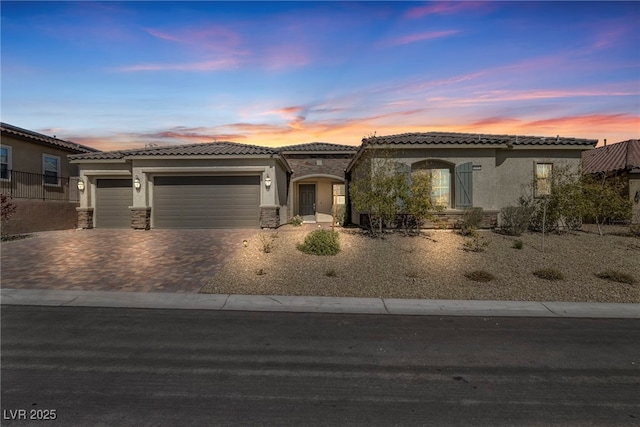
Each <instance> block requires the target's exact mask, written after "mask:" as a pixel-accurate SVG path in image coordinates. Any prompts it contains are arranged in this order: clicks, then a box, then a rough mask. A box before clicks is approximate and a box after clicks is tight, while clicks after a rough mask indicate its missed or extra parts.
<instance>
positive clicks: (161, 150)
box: [69, 142, 278, 160]
mask: <svg viewBox="0 0 640 427" xmlns="http://www.w3.org/2000/svg"><path fill="white" fill-rule="evenodd" d="M277 154H278V151H277V150H275V149H273V148H268V147H259V146H257V145H248V144H238V143H236V142H209V143H205V144H189V145H171V146H164V147H153V148H138V149H133V150H120V151H104V152H101V153H92V154H78V155H74V156H69V159H71V160H112V159H124V158H128V157H137V156H158V157H163V156H167V157H168V156H245V155H267V156H268V155H277Z"/></svg>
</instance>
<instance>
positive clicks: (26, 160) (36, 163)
mask: <svg viewBox="0 0 640 427" xmlns="http://www.w3.org/2000/svg"><path fill="white" fill-rule="evenodd" d="M2 145H3V146H9V147H11V169H13V170H16V171H20V172H29V173H37V174H42V171H43V163H42V155H43V154H49V155H52V156H57V157H59V158H60V176H61V177H63V178H68V177H70V176H77V175H78V167H77V166H76V165H72V164H71V163H69V159H68V157H67V156H69V155H70V154H76V153H70V152H69V151H67V150H61V149H58V148H55V147H49V146H45V145H42V144H36V143H33V142H29V141H24V140H22V139H16V138H12V137H10V136H5V135H3V136H2Z"/></svg>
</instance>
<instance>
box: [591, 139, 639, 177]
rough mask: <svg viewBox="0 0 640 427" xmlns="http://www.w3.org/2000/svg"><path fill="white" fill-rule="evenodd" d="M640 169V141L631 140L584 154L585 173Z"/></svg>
mask: <svg viewBox="0 0 640 427" xmlns="http://www.w3.org/2000/svg"><path fill="white" fill-rule="evenodd" d="M631 169H640V140H638V139H630V140H628V141H622V142H618V143H615V144H610V145H605V146H604V147H599V148H596V149H595V150H589V151H585V152H584V153H582V171H583V172H584V173H598V172H615V171H623V170H631Z"/></svg>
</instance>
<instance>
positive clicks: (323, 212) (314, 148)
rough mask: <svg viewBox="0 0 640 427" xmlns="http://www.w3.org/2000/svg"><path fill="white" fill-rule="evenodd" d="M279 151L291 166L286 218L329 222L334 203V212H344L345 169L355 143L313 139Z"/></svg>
mask: <svg viewBox="0 0 640 427" xmlns="http://www.w3.org/2000/svg"><path fill="white" fill-rule="evenodd" d="M279 151H280V154H281V155H282V156H283V157H284V158H285V159H286V160H287V162H288V163H289V165H291V168H292V169H293V174H292V175H291V183H290V191H289V198H288V203H287V204H288V206H289V217H293V216H296V215H299V216H301V217H302V219H303V221H304V222H331V221H332V219H333V212H334V205H337V206H336V212H338V213H342V214H343V210H344V204H345V191H346V189H345V177H344V171H345V169H346V168H347V166H348V165H349V162H350V161H351V159H352V158H353V156H354V155H355V153H356V151H358V147H357V146H354V145H339V144H329V143H326V142H312V143H308V144H297V145H289V146H285V147H280V148H279ZM339 221H340V220H339Z"/></svg>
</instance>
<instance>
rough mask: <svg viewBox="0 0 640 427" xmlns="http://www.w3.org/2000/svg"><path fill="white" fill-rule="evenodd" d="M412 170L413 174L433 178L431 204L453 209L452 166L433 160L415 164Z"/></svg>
mask: <svg viewBox="0 0 640 427" xmlns="http://www.w3.org/2000/svg"><path fill="white" fill-rule="evenodd" d="M411 170H412V171H411V173H412V174H428V175H429V176H430V177H431V183H430V185H431V202H432V203H433V205H434V206H444V207H445V208H451V207H452V203H451V197H452V194H453V191H452V190H453V188H452V185H451V170H452V166H450V165H449V164H448V163H445V162H440V161H435V160H431V161H421V162H418V163H414V164H413V165H412V166H411Z"/></svg>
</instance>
